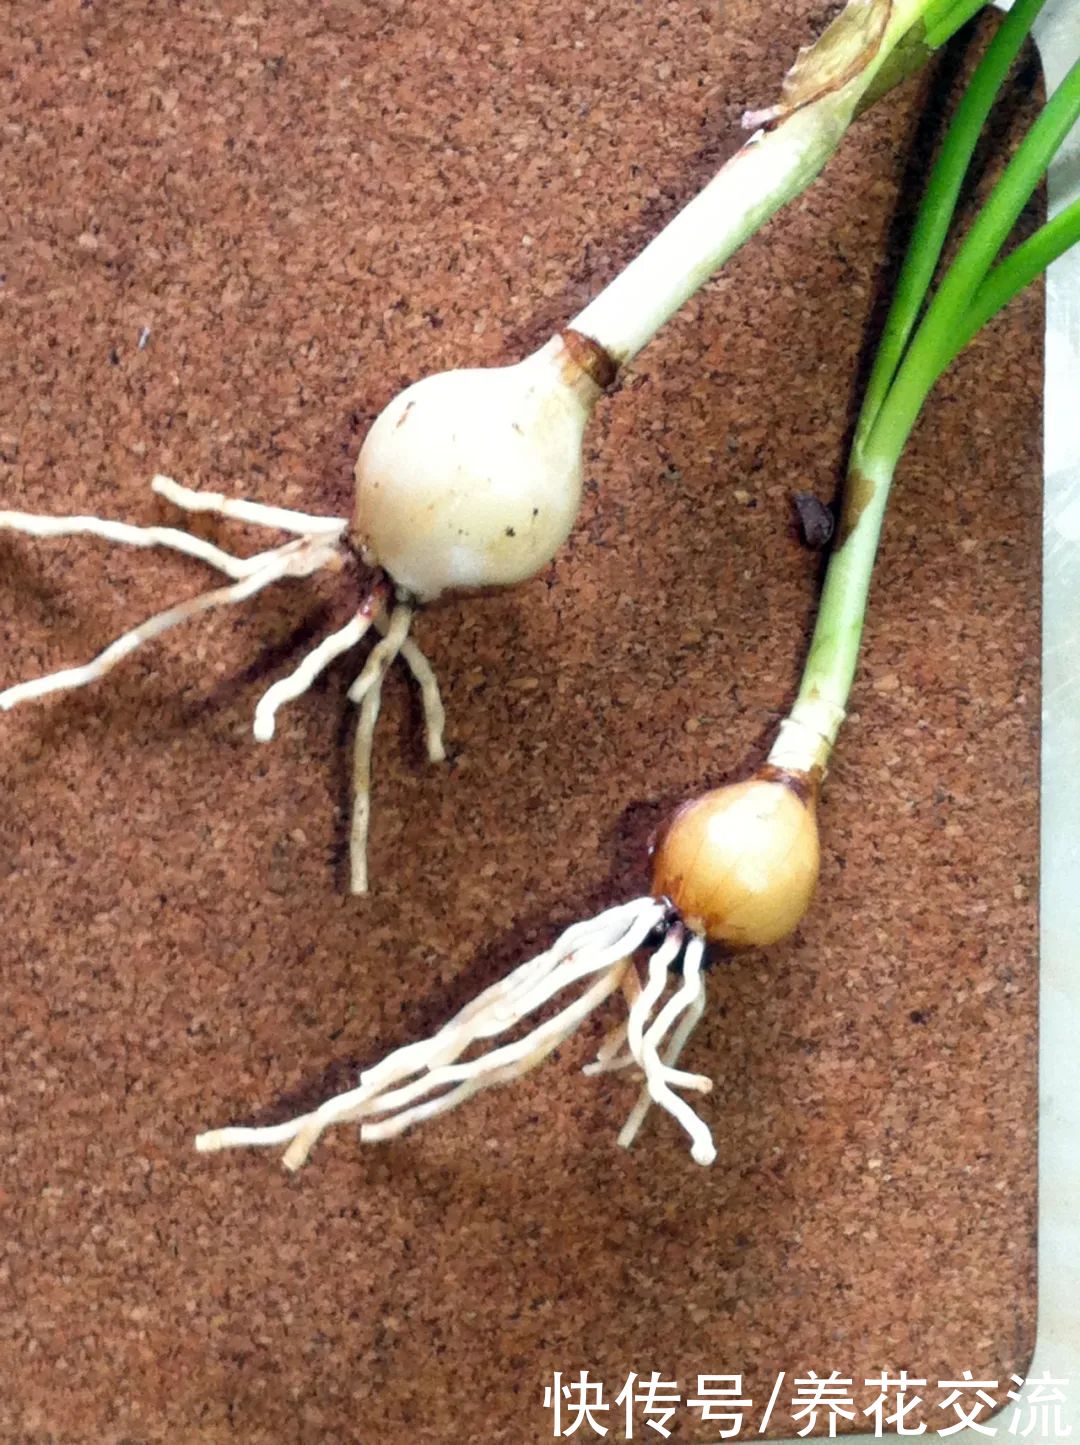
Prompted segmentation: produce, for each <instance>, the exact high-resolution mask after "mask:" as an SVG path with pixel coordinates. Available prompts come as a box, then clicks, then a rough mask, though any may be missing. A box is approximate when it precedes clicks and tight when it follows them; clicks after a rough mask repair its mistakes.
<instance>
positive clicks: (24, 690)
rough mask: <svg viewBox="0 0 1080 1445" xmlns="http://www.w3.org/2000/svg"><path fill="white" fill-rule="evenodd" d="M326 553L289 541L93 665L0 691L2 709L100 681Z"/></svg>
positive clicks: (121, 641) (304, 570) (306, 571)
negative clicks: (194, 622)
mask: <svg viewBox="0 0 1080 1445" xmlns="http://www.w3.org/2000/svg"><path fill="white" fill-rule="evenodd" d="M327 555H328V554H327V547H326V544H325V543H323V542H320V541H318V540H314V541H309V540H307V539H302V540H299V541H296V542H289V543H286V545H285V546H284V547H279V548H278V549H277V550H276V551H275V552H272V553H269V554H266V560H265V561H264V564H263V566H262V567H261V569H260V570H259V571H258V572H255V573H253V574H252V575H251V576H250V577H244V578H242V579H241V580H240V581H238V582H233V583H232V584H230V585H229V586H228V587H217V588H214V590H213V591H211V592H203V593H201V594H200V595H199V596H197V597H192V598H189V599H188V601H186V602H181V603H179V604H178V605H177V606H176V607H170V608H167V609H166V610H165V611H164V612H158V613H155V615H154V616H153V617H148V618H147V620H146V621H145V622H143V623H140V625H139V626H138V627H133V628H132V629H131V631H130V632H125V633H124V634H123V636H122V637H118V638H117V639H116V641H115V642H113V643H110V645H109V646H108V647H107V648H106V649H105V650H104V652H101V653H99V654H98V656H97V657H95V658H94V659H93V661H91V662H88V663H86V664H84V665H83V666H81V667H68V668H64V669H63V670H62V671H60V672H53V673H49V674H47V675H46V676H45V677H38V678H34V679H33V680H32V681H30V682H20V683H16V684H15V686H14V687H9V688H6V689H5V690H4V691H3V692H0V710H5V711H6V710H7V709H8V708H12V707H15V706H16V705H17V704H18V703H21V702H26V701H28V700H29V699H30V698H35V697H44V696H45V695H46V694H47V693H52V692H63V691H66V690H68V689H70V688H76V687H85V686H86V685H87V684H88V683H92V682H97V681H98V680H99V679H100V678H102V677H104V676H105V675H106V673H109V672H111V671H112V669H113V668H114V667H115V666H116V664H117V663H118V662H121V661H123V659H124V658H125V657H129V656H130V655H131V653H133V652H134V651H135V650H136V649H137V648H139V647H142V646H143V645H144V644H145V643H147V642H150V641H152V640H153V639H154V638H155V637H160V636H161V635H162V633H164V632H168V631H169V630H170V629H171V628H173V627H177V626H179V624H180V623H182V622H187V621H189V620H190V619H191V618H192V617H197V616H198V615H199V614H200V613H202V612H208V611H210V609H211V608H214V607H226V606H235V605H236V604H237V603H239V602H246V601H247V599H248V598H249V597H253V596H254V595H255V593H256V592H261V591H262V590H263V588H264V587H269V586H270V584H271V583H272V582H277V581H279V580H280V579H281V578H282V577H306V576H308V575H310V573H312V572H317V571H319V570H320V569H321V568H322V567H324V566H325V565H326V562H327Z"/></svg>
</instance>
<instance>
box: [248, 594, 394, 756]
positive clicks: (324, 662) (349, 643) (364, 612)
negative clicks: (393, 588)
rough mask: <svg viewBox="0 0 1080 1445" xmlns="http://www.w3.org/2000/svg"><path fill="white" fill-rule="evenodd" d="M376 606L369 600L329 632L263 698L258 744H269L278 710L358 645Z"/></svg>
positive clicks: (258, 708) (257, 724) (257, 722)
mask: <svg viewBox="0 0 1080 1445" xmlns="http://www.w3.org/2000/svg"><path fill="white" fill-rule="evenodd" d="M378 605H381V599H376V598H374V597H369V599H368V601H367V602H366V603H365V604H364V606H363V607H361V608H360V610H359V612H357V613H356V615H355V616H354V617H351V618H350V619H349V621H348V622H346V624H345V626H344V627H341V628H339V629H338V631H337V632H332V633H331V634H330V636H329V637H324V638H323V640H322V642H320V643H319V645H318V647H315V648H313V649H312V650H311V652H309V653H308V655H307V657H305V658H304V660H303V662H302V663H301V664H300V666H299V667H298V668H297V669H296V670H295V672H290V674H289V676H288V677H283V678H281V679H280V680H279V681H278V682H275V683H274V685H273V687H271V688H269V689H268V690H267V691H266V692H265V693H264V694H263V696H262V697H261V698H260V699H259V702H258V705H257V706H256V708H255V725H254V728H253V731H254V733H255V737H256V738H257V739H258V741H259V742H261V743H266V742H269V741H270V739H271V738H272V737H273V736H274V728H275V723H276V718H277V712H278V709H279V708H280V707H283V706H284V705H285V703H287V702H293V701H295V699H296V698H298V697H302V696H303V694H304V693H305V692H307V690H308V688H309V687H311V685H312V683H313V682H314V681H315V679H316V678H317V677H318V676H319V675H320V674H321V673H323V672H325V671H326V669H327V668H328V667H329V666H330V664H331V663H332V662H333V661H334V660H335V659H336V658H338V657H341V655H342V654H343V653H346V652H349V651H351V650H352V648H354V647H355V646H356V645H357V643H358V642H360V641H361V639H362V638H363V636H364V634H365V633H366V632H367V630H368V628H369V627H370V626H371V624H372V621H373V618H372V610H373V608H374V607H375V606H378Z"/></svg>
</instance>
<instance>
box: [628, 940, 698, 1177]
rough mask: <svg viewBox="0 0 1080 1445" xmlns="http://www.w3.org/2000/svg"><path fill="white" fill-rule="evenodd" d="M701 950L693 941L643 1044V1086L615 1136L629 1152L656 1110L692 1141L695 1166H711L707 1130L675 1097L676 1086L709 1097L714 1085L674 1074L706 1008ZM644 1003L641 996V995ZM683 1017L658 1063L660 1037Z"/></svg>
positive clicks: (683, 1103) (685, 1104)
mask: <svg viewBox="0 0 1080 1445" xmlns="http://www.w3.org/2000/svg"><path fill="white" fill-rule="evenodd" d="M704 954H705V945H704V942H703V940H702V939H700V938H697V937H694V938H691V940H690V942H689V943H688V944H687V947H686V953H685V955H684V958H683V983H682V986H681V988H679V989H678V991H677V992H676V993H675V994H674V996H673V997H672V998H671V999H669V1000H668V1002H667V1004H666V1005H665V1006H664V1008H663V1009H662V1010H661V1011H660V1013H659V1014H658V1015H657V1017H656V1019H655V1020H654V1021H653V1023H652V1024H651V1025H650V1026H649V1029H648V1031H647V1032H646V1033H645V1034H644V1037H643V1039H642V1049H641V1063H642V1066H643V1068H644V1070H645V1086H644V1088H643V1089H642V1091H641V1095H640V1097H639V1098H638V1102H637V1104H636V1105H635V1106H634V1109H633V1110H632V1112H631V1114H630V1117H629V1118H628V1119H627V1121H626V1123H625V1124H624V1125H623V1128H622V1131H621V1132H620V1134H619V1140H618V1142H619V1144H620V1146H621V1147H622V1148H624V1149H629V1148H630V1146H631V1144H632V1143H633V1142H634V1139H635V1138H636V1137H637V1133H638V1130H639V1129H640V1128H641V1125H642V1124H643V1123H644V1121H645V1116H646V1114H647V1113H648V1111H649V1107H650V1105H651V1104H653V1103H657V1104H660V1105H661V1106H662V1107H663V1108H665V1109H666V1110H667V1111H668V1113H669V1114H671V1115H672V1116H673V1117H674V1118H675V1119H677V1120H678V1122H679V1123H680V1124H681V1125H682V1126H683V1128H684V1129H685V1130H686V1132H687V1134H689V1136H690V1140H691V1150H690V1154H691V1157H692V1158H693V1159H694V1161H695V1162H696V1163H698V1164H704V1165H708V1164H712V1163H713V1161H714V1160H715V1159H716V1147H715V1145H714V1144H713V1141H712V1135H711V1134H710V1132H709V1129H708V1127H707V1126H706V1125H705V1124H704V1123H703V1121H702V1120H701V1119H699V1118H698V1116H697V1115H696V1114H695V1113H694V1111H693V1109H691V1108H690V1106H689V1104H687V1102H686V1100H685V1099H681V1098H680V1097H679V1096H678V1095H677V1094H676V1093H674V1092H673V1087H674V1086H681V1087H682V1088H684V1089H692V1090H694V1091H695V1092H698V1093H707V1092H708V1091H709V1090H710V1089H711V1088H712V1081H711V1080H710V1079H708V1078H706V1077H705V1076H704V1075H702V1074H687V1073H684V1072H683V1071H682V1070H680V1069H676V1068H675V1064H676V1062H677V1061H678V1058H679V1055H680V1054H681V1053H682V1050H683V1048H684V1047H685V1045H686V1041H687V1039H688V1038H689V1037H690V1035H691V1033H692V1032H693V1030H694V1028H695V1027H696V1025H697V1023H698V1021H699V1019H700V1018H701V1015H702V1013H703V1012H704V1008H705V979H704V974H703V973H702V971H701V966H702V962H703V961H704ZM643 997H644V995H643ZM680 1014H682V1015H683V1017H682V1019H681V1020H680V1022H679V1025H678V1028H677V1029H676V1030H675V1033H674V1034H673V1035H672V1038H671V1042H670V1043H669V1045H668V1047H667V1049H666V1050H665V1051H664V1056H663V1058H662V1059H661V1057H660V1054H659V1046H660V1044H661V1043H662V1042H663V1039H664V1036H665V1035H666V1033H667V1031H668V1030H669V1029H670V1028H671V1025H672V1024H673V1023H674V1022H675V1020H676V1018H678V1017H679V1015H680Z"/></svg>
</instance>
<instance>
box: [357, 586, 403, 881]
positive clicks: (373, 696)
mask: <svg viewBox="0 0 1080 1445" xmlns="http://www.w3.org/2000/svg"><path fill="white" fill-rule="evenodd" d="M412 617H413V608H412V605H411V604H410V603H408V602H399V603H398V605H397V606H396V607H395V608H394V610H393V612H392V613H391V614H390V620H389V625H388V626H387V629H386V635H385V636H384V637H383V638H382V640H381V641H380V642H378V643H376V645H375V646H374V647H373V648H372V649H371V654H370V656H369V657H368V660H367V663H366V665H365V667H364V670H363V672H362V673H361V674H360V676H359V677H358V678H357V679H356V681H355V682H354V683H353V685H352V687H351V688H350V689H349V701H350V702H357V703H360V704H361V706H360V718H359V720H358V722H357V725H356V742H355V744H354V750H353V812H352V828H351V831H350V835H349V861H350V873H351V889H352V892H353V893H366V892H367V891H368V867H367V843H368V829H369V826H370V823H371V751H372V747H373V745H374V742H375V725H376V723H377V722H378V721H379V708H380V706H381V704H382V682H383V678H384V677H385V676H386V671H387V669H388V668H389V666H390V664H391V663H392V662H393V660H394V658H395V657H397V655H398V653H399V652H400V651H401V646H402V643H403V642H404V641H405V638H406V636H407V634H408V631H409V626H410V624H411V623H412Z"/></svg>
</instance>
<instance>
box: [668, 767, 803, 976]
mask: <svg viewBox="0 0 1080 1445" xmlns="http://www.w3.org/2000/svg"><path fill="white" fill-rule="evenodd" d="M816 793H817V788H816V784H815V781H814V780H813V779H811V778H809V777H807V776H805V775H803V774H789V773H782V772H780V771H779V770H777V769H775V768H765V769H763V770H762V771H761V772H760V773H758V774H756V775H755V776H754V777H752V778H748V779H746V781H745V782H741V783H732V784H730V785H729V786H727V787H724V788H716V789H715V790H714V791H713V792H710V793H705V794H704V795H703V796H702V797H700V798H696V799H695V800H694V801H693V802H691V803H684V804H683V806H682V807H681V808H680V809H679V810H678V812H677V813H676V814H675V816H674V817H673V818H672V820H671V822H670V823H669V824H668V826H667V828H666V830H665V832H664V835H663V837H662V838H661V839H660V842H659V843H658V845H657V848H656V854H655V857H654V860H653V893H654V895H655V896H656V897H658V898H670V900H671V901H672V903H674V905H675V907H676V908H677V909H678V910H679V912H680V914H681V915H682V917H683V919H684V921H685V922H686V924H687V927H689V928H692V929H693V930H694V931H695V932H697V933H702V934H704V935H705V937H706V938H707V939H709V941H710V942H711V943H723V944H727V945H728V946H729V947H731V948H763V947H765V945H766V944H769V943H776V942H777V941H778V940H779V939H781V938H784V937H786V936H787V935H788V934H789V933H791V932H792V931H793V930H794V929H795V928H796V927H797V926H798V924H799V922H800V920H801V919H802V917H803V915H804V914H805V913H806V910H807V908H809V906H810V900H811V898H812V897H813V894H814V888H815V885H816V884H817V878H818V868H819V866H820V861H821V849H820V845H819V842H818V827H817V809H816Z"/></svg>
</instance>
